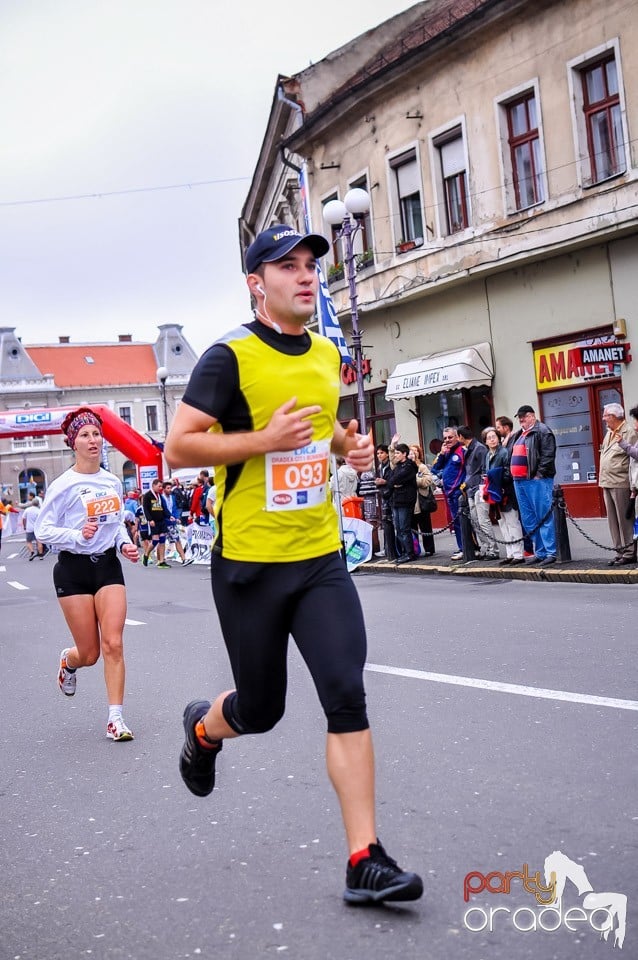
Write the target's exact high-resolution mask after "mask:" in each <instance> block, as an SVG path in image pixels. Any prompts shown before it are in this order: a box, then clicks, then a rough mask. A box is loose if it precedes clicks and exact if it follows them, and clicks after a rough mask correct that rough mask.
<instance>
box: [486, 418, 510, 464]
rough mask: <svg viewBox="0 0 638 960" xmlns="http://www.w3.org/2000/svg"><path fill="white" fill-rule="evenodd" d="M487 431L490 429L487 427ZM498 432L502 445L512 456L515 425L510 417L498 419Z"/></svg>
mask: <svg viewBox="0 0 638 960" xmlns="http://www.w3.org/2000/svg"><path fill="white" fill-rule="evenodd" d="M486 429H488V428H487V427H486ZM496 432H497V434H498V437H499V441H500V443H502V444H503V446H504V447H505V449H506V450H507V452H508V453H509V454H510V455H511V452H512V443H513V441H514V424H513V422H512V421H511V420H510V418H509V417H497V418H496Z"/></svg>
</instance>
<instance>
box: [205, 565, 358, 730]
mask: <svg viewBox="0 0 638 960" xmlns="http://www.w3.org/2000/svg"><path fill="white" fill-rule="evenodd" d="M211 580H212V586H213V596H214V598H215V605H216V607H217V612H218V614H219V620H220V623H221V627H222V632H223V635H224V640H225V642H226V648H227V650H228V655H229V657H230V663H231V667H232V671H233V677H234V680H235V685H236V694H232V695H231V697H229V698H228V701H227V703H226V704H225V705H224V716H225V717H226V720H227V722H228V723H229V724H230V725H231V726H232V727H233V729H235V730H236V731H237V733H263V732H265V731H266V730H270V729H272V727H273V726H274V725H275V724H276V723H277V722H278V720H280V719H281V717H282V716H283V713H284V708H285V700H286V686H287V678H288V673H287V653H288V637H289V636H292V638H293V639H294V641H295V643H296V644H297V647H298V648H299V651H300V653H301V655H302V657H303V659H304V660H305V662H306V665H307V667H308V669H309V670H310V674H311V676H312V679H313V681H314V684H315V687H316V689H317V693H318V695H319V700H320V701H321V705H322V707H323V710H324V713H325V714H326V718H327V721H328V731H329V732H330V733H352V732H354V731H357V730H366V729H367V728H368V718H367V715H366V704H365V690H364V686H363V666H364V663H365V658H366V634H365V625H364V622H363V613H362V610H361V604H360V603H359V596H358V594H357V591H356V589H355V587H354V584H353V582H352V578H351V577H350V574H349V573H348V571H347V570H346V567H345V565H344V563H343V560H342V559H341V557H340V556H339V554H338V553H334V554H328V555H327V556H323V557H317V558H316V559H313V560H301V561H295V562H291V563H248V562H246V563H244V562H240V561H235V560H226V559H224V558H223V557H221V556H220V555H219V554H216V553H215V552H213V555H212V558H211Z"/></svg>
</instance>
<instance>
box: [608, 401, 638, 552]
mask: <svg viewBox="0 0 638 960" xmlns="http://www.w3.org/2000/svg"><path fill="white" fill-rule="evenodd" d="M603 421H604V423H605V426H606V427H607V432H606V434H605V436H604V437H603V442H602V446H601V448H600V467H599V471H598V486H599V487H600V488H601V489H602V491H603V497H604V499H605V510H606V511H607V523H608V525H609V532H610V534H611V540H612V543H613V545H614V549H615V551H616V556H615V558H614V559H613V560H610V561H609V565H610V566H615V567H619V566H623V565H625V564H629V563H635V562H636V557H635V553H634V540H633V536H634V520H633V516H632V514H633V511H632V510H631V507H632V506H633V504H632V503H631V489H630V484H629V454H628V453H627V449H626V448H628V447H631V446H633V445H634V444H635V443H636V440H637V439H638V437H637V435H636V431H635V430H634V429H633V428H632V427H631V426H630V425H629V424H628V423H627V421H626V420H625V411H624V409H623V408H622V406H621V405H620V404H619V403H607V404H605V407H604V408H603ZM621 440H622V441H623V444H624V446H621V443H620V441H621Z"/></svg>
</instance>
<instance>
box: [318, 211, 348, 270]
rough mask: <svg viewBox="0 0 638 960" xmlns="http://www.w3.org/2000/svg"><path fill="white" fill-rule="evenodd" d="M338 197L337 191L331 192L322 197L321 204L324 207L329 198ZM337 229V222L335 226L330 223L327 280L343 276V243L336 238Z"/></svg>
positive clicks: (338, 227)
mask: <svg viewBox="0 0 638 960" xmlns="http://www.w3.org/2000/svg"><path fill="white" fill-rule="evenodd" d="M338 199H339V196H338V195H337V193H331V194H330V195H329V196H327V197H323V198H322V200H321V206H322V207H325V205H326V204H327V203H330V201H331V200H338ZM326 226H328V225H327V224H326ZM339 229H340V225H339V224H337V225H336V226H333V225H332V224H331V225H330V251H329V252H328V261H332V262H329V266H328V279H329V280H341V279H342V278H343V243H342V241H341V240H338V239H337V234H338V233H339Z"/></svg>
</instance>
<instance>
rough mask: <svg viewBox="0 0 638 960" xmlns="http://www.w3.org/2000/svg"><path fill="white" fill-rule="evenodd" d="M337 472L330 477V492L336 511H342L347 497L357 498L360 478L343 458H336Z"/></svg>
mask: <svg viewBox="0 0 638 960" xmlns="http://www.w3.org/2000/svg"><path fill="white" fill-rule="evenodd" d="M336 462H337V470H336V473H333V474H332V476H331V477H330V491H331V493H332V502H333V503H334V505H335V509H336V510H339V511H341V502H342V500H344V499H345V498H346V497H356V496H357V487H358V485H359V477H358V475H357V471H356V470H353V468H352V467H351V466H350V464H348V463H346V461H345V460H344V458H343V457H336Z"/></svg>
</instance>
